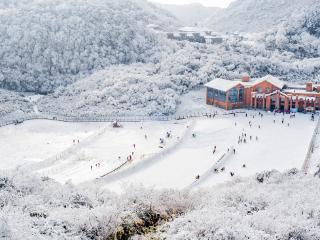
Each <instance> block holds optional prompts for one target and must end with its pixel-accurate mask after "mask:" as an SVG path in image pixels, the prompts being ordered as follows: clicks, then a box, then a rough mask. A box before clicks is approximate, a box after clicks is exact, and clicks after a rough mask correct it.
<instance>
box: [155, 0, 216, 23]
mask: <svg viewBox="0 0 320 240" xmlns="http://www.w3.org/2000/svg"><path fill="white" fill-rule="evenodd" d="M158 6H159V7H161V8H163V9H165V10H167V11H168V12H170V13H171V14H172V15H174V16H175V17H176V18H178V19H179V20H180V21H181V22H183V23H184V24H185V25H190V26H194V25H196V24H198V23H199V22H202V21H205V20H206V19H207V18H209V17H212V16H214V15H216V14H217V13H219V12H220V11H221V9H220V8H217V7H205V6H203V5H202V4H199V3H192V4H186V5H174V4H158Z"/></svg>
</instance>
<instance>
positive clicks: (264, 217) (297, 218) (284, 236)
mask: <svg viewBox="0 0 320 240" xmlns="http://www.w3.org/2000/svg"><path fill="white" fill-rule="evenodd" d="M262 176H263V178H264V181H263V182H261V180H259V179H261V177H262ZM319 183H320V180H319V179H318V178H314V177H312V176H305V175H304V174H302V173H299V172H298V171H297V170H291V171H289V172H287V173H284V174H281V173H279V172H277V171H271V172H265V173H262V174H259V175H258V176H257V178H252V179H236V180H235V181H234V182H231V183H227V184H223V185H220V186H216V187H214V188H211V189H205V190H203V191H202V192H199V193H197V194H196V195H198V199H199V200H198V202H197V204H196V207H195V209H194V210H192V211H190V212H188V213H187V214H185V215H183V216H180V217H178V218H177V219H175V220H174V221H173V222H170V223H168V224H167V225H165V226H163V227H162V228H161V229H160V230H159V232H158V234H157V235H158V236H159V237H160V239H175V240H178V239H181V240H182V239H183V240H186V239H188V240H191V239H199V240H200V239H201V240H204V239H221V240H222V239H237V240H244V239H252V240H261V239H265V240H272V239H274V240H276V239H277V240H289V239H296V240H297V239H300V240H309V239H319V238H320V229H319V227H318V223H319V219H320V208H319V204H320V200H319V199H318V197H317V196H318V195H319V194H320V188H319V187H318V185H319Z"/></svg>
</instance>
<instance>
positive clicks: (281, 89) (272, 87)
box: [205, 75, 320, 112]
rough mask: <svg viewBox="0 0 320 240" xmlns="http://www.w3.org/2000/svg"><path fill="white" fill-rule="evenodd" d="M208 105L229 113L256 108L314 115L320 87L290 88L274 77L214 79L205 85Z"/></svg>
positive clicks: (309, 85) (302, 86) (308, 85)
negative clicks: (229, 111) (232, 110)
mask: <svg viewBox="0 0 320 240" xmlns="http://www.w3.org/2000/svg"><path fill="white" fill-rule="evenodd" d="M205 86H206V89H207V90H206V102H207V104H209V105H214V106H217V107H220V108H224V109H227V110H231V109H237V108H253V109H262V110H266V111H273V110H279V111H285V112H314V111H318V110H320V85H313V84H312V83H311V82H309V83H307V84H306V85H305V86H304V85H298V86H294V85H293V86H290V85H287V84H286V83H285V82H283V81H281V80H280V79H279V78H276V77H273V76H271V75H268V76H265V77H263V78H259V79H255V80H251V79H250V77H249V76H244V77H243V78H242V79H241V80H236V81H231V80H225V79H219V78H218V79H214V80H213V81H211V82H209V83H207V84H206V85H205Z"/></svg>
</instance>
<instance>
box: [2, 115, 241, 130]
mask: <svg viewBox="0 0 320 240" xmlns="http://www.w3.org/2000/svg"><path fill="white" fill-rule="evenodd" d="M241 113H242V114H243V113H245V112H241V111H235V112H226V113H218V112H194V113H187V114H181V115H168V116H114V115H107V116H68V115H59V116H58V115H38V114H34V115H32V114H28V115H24V116H23V117H17V118H12V119H5V118H3V119H0V127H4V126H8V125H12V124H20V123H23V122H25V121H30V120H55V121H60V122H110V123H111V122H114V121H119V122H145V121H173V120H183V119H190V118H199V117H209V118H210V117H211V118H213V117H219V116H232V115H234V114H241Z"/></svg>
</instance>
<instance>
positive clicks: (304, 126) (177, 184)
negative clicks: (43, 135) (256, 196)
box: [101, 112, 315, 192]
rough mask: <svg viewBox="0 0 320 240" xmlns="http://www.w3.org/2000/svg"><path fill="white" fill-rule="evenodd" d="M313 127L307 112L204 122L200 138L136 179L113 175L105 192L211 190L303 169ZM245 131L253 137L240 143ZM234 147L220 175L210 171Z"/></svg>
mask: <svg viewBox="0 0 320 240" xmlns="http://www.w3.org/2000/svg"><path fill="white" fill-rule="evenodd" d="M253 115H255V117H254V118H253ZM283 118H284V123H283V124H282V119H283ZM274 120H275V123H274ZM249 121H251V122H252V127H250V126H249ZM288 123H289V126H288ZM259 125H260V128H259ZM314 127H315V123H314V122H311V121H310V116H309V115H302V114H301V115H297V117H296V118H294V119H290V118H289V116H288V115H285V116H283V115H282V114H279V115H277V116H274V115H273V114H266V113H264V116H263V117H262V118H261V117H259V116H258V114H257V112H251V113H249V115H248V117H245V116H244V115H242V116H237V117H235V118H233V117H231V118H230V117H229V118H223V119H199V120H197V121H196V125H195V127H194V132H195V133H196V136H197V137H196V138H193V137H192V136H191V135H190V136H189V137H188V138H187V139H186V140H185V141H184V143H183V144H182V145H180V146H179V148H177V149H176V150H175V151H174V152H173V153H171V154H170V155H169V156H166V157H165V158H163V159H162V160H161V161H158V162H157V163H155V164H154V165H152V166H147V167H146V168H144V169H141V170H140V171H136V172H133V174H131V175H125V176H121V174H118V176H117V178H113V177H109V178H105V179H103V180H101V182H102V184H103V185H105V186H106V188H108V189H110V190H112V191H116V192H119V191H121V190H122V189H123V188H125V187H128V186H130V184H143V185H145V186H149V187H150V186H151V187H155V188H179V189H183V188H187V187H189V186H192V185H195V187H197V188H198V187H206V186H212V185H215V184H219V183H222V182H225V181H229V180H232V179H233V178H234V177H239V176H240V177H245V176H251V175H254V174H256V173H257V172H261V171H265V170H272V169H276V170H279V171H284V170H287V169H291V168H298V169H300V168H301V166H302V164H303V161H304V158H305V155H306V152H307V149H308V145H309V142H310V138H311V135H312V133H313V130H314ZM242 133H245V134H246V135H247V136H248V141H247V143H240V144H238V138H239V136H241V135H242ZM250 136H252V140H251V141H250V140H249V139H250ZM256 137H258V140H256ZM214 146H217V150H216V152H215V153H214V154H213V149H214ZM232 147H234V149H235V150H236V154H230V156H228V158H227V159H226V161H225V163H224V166H223V167H225V171H224V172H221V171H220V169H219V173H215V172H214V171H211V174H210V172H209V173H208V170H210V169H212V167H213V166H214V165H215V164H216V162H217V161H218V160H219V159H220V158H221V156H222V155H224V154H228V149H229V152H230V151H232V150H231V149H232ZM244 164H245V165H246V167H245V168H243V165H244ZM230 172H234V174H235V176H234V177H231V175H230ZM203 174H206V175H207V176H206V179H205V181H202V179H201V176H202V175H203ZM197 175H200V179H199V183H198V184H194V182H195V177H196V176H197Z"/></svg>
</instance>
